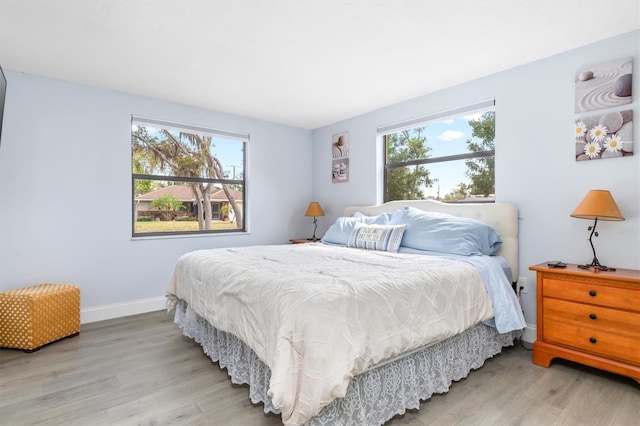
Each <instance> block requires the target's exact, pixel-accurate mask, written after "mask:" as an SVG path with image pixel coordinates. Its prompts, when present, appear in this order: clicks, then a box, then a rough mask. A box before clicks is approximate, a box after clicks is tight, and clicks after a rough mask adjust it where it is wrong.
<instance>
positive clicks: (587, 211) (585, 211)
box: [571, 189, 624, 220]
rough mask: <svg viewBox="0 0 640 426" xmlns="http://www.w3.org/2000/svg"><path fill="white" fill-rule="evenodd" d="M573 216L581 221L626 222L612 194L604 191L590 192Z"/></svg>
mask: <svg viewBox="0 0 640 426" xmlns="http://www.w3.org/2000/svg"><path fill="white" fill-rule="evenodd" d="M571 216H572V217H577V218H580V219H600V220H624V216H623V215H622V213H621V212H620V207H618V205H617V204H616V202H615V200H614V199H613V197H612V196H611V193H610V192H609V191H605V190H602V189H593V190H591V191H589V192H588V193H587V195H586V196H585V197H584V199H583V200H582V202H581V203H580V204H578V207H576V209H575V210H574V211H573V213H571Z"/></svg>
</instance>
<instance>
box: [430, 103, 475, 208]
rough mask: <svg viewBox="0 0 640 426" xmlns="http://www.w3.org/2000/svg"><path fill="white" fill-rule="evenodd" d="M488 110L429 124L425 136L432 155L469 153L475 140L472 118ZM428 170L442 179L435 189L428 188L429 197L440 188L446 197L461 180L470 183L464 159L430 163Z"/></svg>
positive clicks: (432, 156)
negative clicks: (468, 150) (470, 123)
mask: <svg viewBox="0 0 640 426" xmlns="http://www.w3.org/2000/svg"><path fill="white" fill-rule="evenodd" d="M484 112H485V111H481V112H477V113H474V114H469V115H465V116H463V117H458V118H454V119H448V120H443V121H440V122H436V123H430V124H428V125H427V127H426V129H425V131H424V132H423V135H424V136H426V137H427V146H429V147H431V151H430V152H429V156H430V158H436V157H443V156H447V155H454V154H462V153H465V152H467V140H468V139H471V130H472V129H471V126H469V121H470V120H476V119H478V118H480V117H481V116H482V114H483V113H484ZM427 169H428V170H429V172H430V175H431V178H432V179H434V178H435V179H438V182H437V183H435V184H434V185H433V187H432V188H426V189H424V194H425V196H427V197H437V196H438V190H439V192H440V197H444V196H445V195H447V194H448V193H449V192H450V191H451V190H453V189H454V188H456V187H457V186H458V184H460V183H461V182H466V183H468V182H469V180H468V179H467V178H466V177H465V175H464V173H465V171H466V170H467V167H466V166H465V163H464V160H458V161H447V162H444V163H439V164H428V165H427Z"/></svg>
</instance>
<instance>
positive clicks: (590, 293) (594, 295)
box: [589, 290, 598, 297]
mask: <svg viewBox="0 0 640 426" xmlns="http://www.w3.org/2000/svg"><path fill="white" fill-rule="evenodd" d="M596 294H598V293H596V291H595V290H591V291H590V292H589V296H591V297H596Z"/></svg>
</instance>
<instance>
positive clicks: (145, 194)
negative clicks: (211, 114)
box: [131, 116, 249, 237]
mask: <svg viewBox="0 0 640 426" xmlns="http://www.w3.org/2000/svg"><path fill="white" fill-rule="evenodd" d="M248 141H249V135H248V134H244V133H238V132H230V131H221V130H214V129H208V128H203V127H198V126H192V125H186V124H178V123H172V122H168V121H162V120H156V119H152V118H145V117H137V116H134V117H132V120H131V151H132V162H131V176H132V188H133V191H132V193H133V196H132V211H133V214H132V218H133V220H132V223H133V226H132V235H133V236H134V237H140V236H160V235H176V234H208V233H221V232H224V233H228V232H243V231H246V225H245V224H246V216H245V214H246V205H247V203H246V201H247V200H246V170H245V164H246V147H247V144H248Z"/></svg>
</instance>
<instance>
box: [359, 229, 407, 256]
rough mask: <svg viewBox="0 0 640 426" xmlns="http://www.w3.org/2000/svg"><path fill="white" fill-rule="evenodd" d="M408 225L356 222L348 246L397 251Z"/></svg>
mask: <svg viewBox="0 0 640 426" xmlns="http://www.w3.org/2000/svg"><path fill="white" fill-rule="evenodd" d="M406 228H407V225H404V224H403V225H365V224H363V223H356V224H355V226H354V228H353V231H351V235H349V240H348V241H347V247H356V248H362V249H366V250H378V251H389V252H392V253H397V252H398V249H399V248H400V242H401V241H402V235H403V234H404V230H405V229H406Z"/></svg>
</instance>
